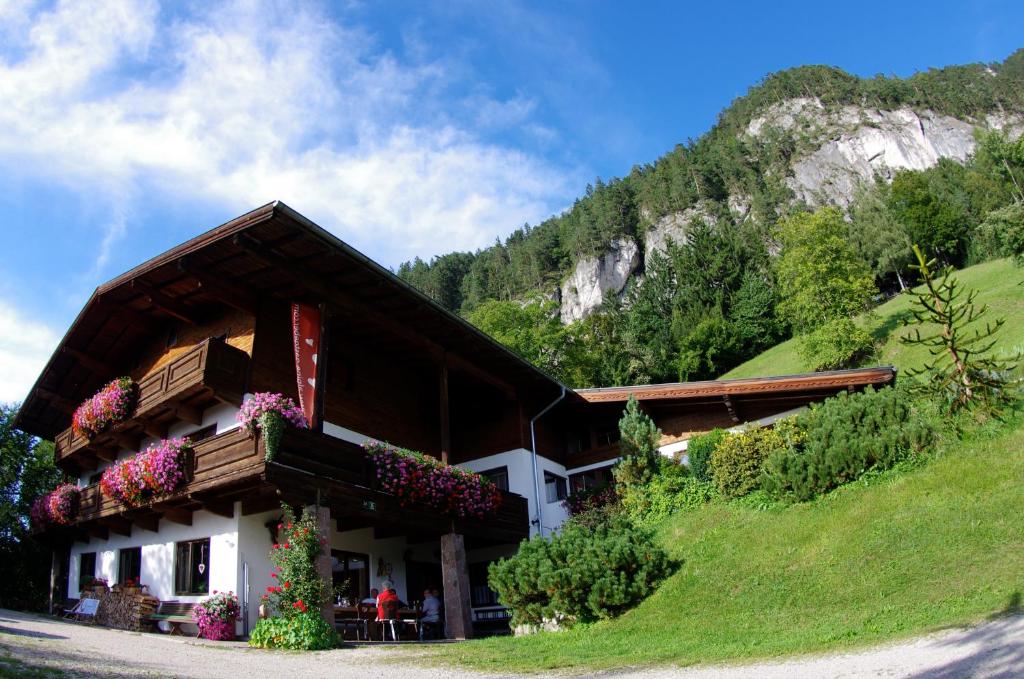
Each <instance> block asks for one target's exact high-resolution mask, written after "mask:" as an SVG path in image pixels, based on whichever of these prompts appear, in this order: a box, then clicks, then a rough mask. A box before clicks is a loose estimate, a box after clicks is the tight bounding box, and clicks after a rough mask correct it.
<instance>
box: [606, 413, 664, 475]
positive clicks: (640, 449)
mask: <svg viewBox="0 0 1024 679" xmlns="http://www.w3.org/2000/svg"><path fill="white" fill-rule="evenodd" d="M619 437H620V441H619V446H620V447H621V449H622V459H621V460H619V463H618V464H617V465H615V471H614V474H615V481H616V482H617V483H620V484H623V485H627V486H628V485H637V484H641V483H646V482H648V481H650V480H651V477H652V476H654V474H655V472H656V471H657V469H658V441H659V440H660V439H661V430H660V429H658V427H657V426H655V424H654V420H652V419H651V418H650V417H648V415H647V413H645V412H644V411H642V410H640V404H639V403H638V402H637V400H636V397H635V396H633V395H632V394H631V395H630V397H629V401H628V402H627V403H626V409H625V411H624V412H623V413H622V419H620V420H619Z"/></svg>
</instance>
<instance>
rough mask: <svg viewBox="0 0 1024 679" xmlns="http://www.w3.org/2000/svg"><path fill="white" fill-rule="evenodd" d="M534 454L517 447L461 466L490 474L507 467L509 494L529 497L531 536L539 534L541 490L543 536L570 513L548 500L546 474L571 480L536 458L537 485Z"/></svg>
mask: <svg viewBox="0 0 1024 679" xmlns="http://www.w3.org/2000/svg"><path fill="white" fill-rule="evenodd" d="M532 458H533V454H532V453H531V452H530V451H529V450H527V449H525V448H516V449H515V450H508V451H505V452H504V453H498V454H496V455H488V456H487V457H481V458H479V459H477V460H470V461H468V462H461V463H459V465H458V466H459V467H463V468H464V469H469V470H470V471H474V472H482V471H488V470H490V469H494V468H496V467H507V468H508V489H509V492H512V493H517V494H519V495H522V496H523V497H525V498H526V501H527V503H528V505H529V510H530V535H531V536H533V535H536V534H537V531H538V525H539V523H538V521H537V514H538V503H537V499H538V498H537V491H538V490H539V491H540V498H539V499H540V507H539V509H540V515H541V518H542V521H543V524H544V534H545V535H547V534H549V533H550V532H551V531H555V530H558V528H559V526H561V525H562V523H563V522H564V521H565V520H566V519H567V518H569V512H568V511H567V510H566V509H565V507H564V506H563V505H562V502H561V501H560V500H558V501H555V502H548V501H547V494H546V493H545V491H544V472H545V471H547V472H551V473H552V474H556V475H558V476H561V477H563V478H566V479H567V478H568V474H566V471H565V466H564V465H561V464H559V463H557V462H554V461H553V460H549V459H548V458H546V457H544V456H543V455H538V456H537V484H536V486H535V485H534V482H533V479H534V476H533V461H532Z"/></svg>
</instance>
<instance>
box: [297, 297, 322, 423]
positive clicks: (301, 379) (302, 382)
mask: <svg viewBox="0 0 1024 679" xmlns="http://www.w3.org/2000/svg"><path fill="white" fill-rule="evenodd" d="M292 341H293V342H294V344H295V377H296V380H297V381H298V385H299V405H300V406H301V407H302V412H303V414H304V415H305V416H306V423H307V424H308V425H309V426H310V427H312V426H313V410H314V404H315V403H316V386H317V385H316V361H317V355H318V354H319V353H320V309H318V308H317V307H315V306H310V305H309V304H292Z"/></svg>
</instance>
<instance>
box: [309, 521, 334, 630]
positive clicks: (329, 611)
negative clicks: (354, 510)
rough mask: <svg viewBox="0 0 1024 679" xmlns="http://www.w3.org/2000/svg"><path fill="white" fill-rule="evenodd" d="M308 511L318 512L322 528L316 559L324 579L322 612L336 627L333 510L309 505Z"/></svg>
mask: <svg viewBox="0 0 1024 679" xmlns="http://www.w3.org/2000/svg"><path fill="white" fill-rule="evenodd" d="M306 511H307V512H316V524H317V526H318V527H319V529H320V537H321V539H322V540H321V541H322V543H323V547H322V548H321V549H320V556H318V557H317V560H316V570H317V572H318V573H319V574H320V578H321V579H322V580H323V581H324V602H323V605H322V606H321V607H320V613H321V615H323V616H324V620H326V621H327V624H329V625H330V626H331V627H334V596H333V595H334V578H333V575H332V571H331V510H330V508H329V507H318V506H316V505H309V506H307V507H306Z"/></svg>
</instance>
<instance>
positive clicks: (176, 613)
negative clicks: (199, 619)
mask: <svg viewBox="0 0 1024 679" xmlns="http://www.w3.org/2000/svg"><path fill="white" fill-rule="evenodd" d="M193 608H195V604H194V603H191V602H188V601H161V602H160V607H159V608H157V609H156V613H153V614H152V615H148V616H146V620H148V621H149V622H151V623H153V627H154V628H156V630H157V631H160V623H162V622H166V623H167V624H168V625H170V626H171V629H170V632H168V634H170V635H174V634H182V632H181V626H182V625H189V624H194V623H195V619H193V618H192V609H193ZM182 636H184V635H182ZM196 636H198V634H197V635H196Z"/></svg>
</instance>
